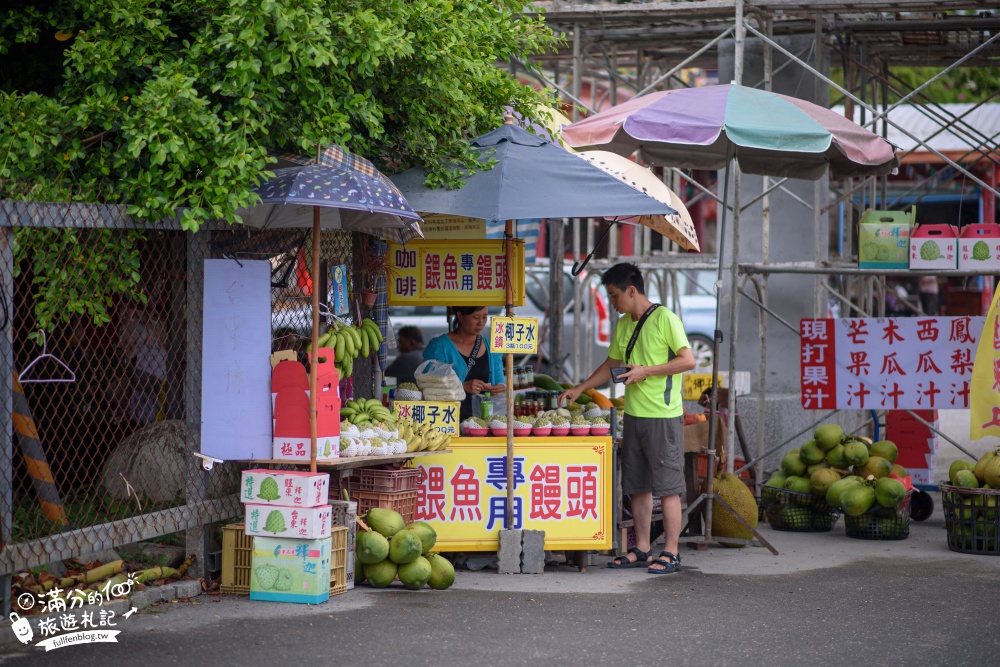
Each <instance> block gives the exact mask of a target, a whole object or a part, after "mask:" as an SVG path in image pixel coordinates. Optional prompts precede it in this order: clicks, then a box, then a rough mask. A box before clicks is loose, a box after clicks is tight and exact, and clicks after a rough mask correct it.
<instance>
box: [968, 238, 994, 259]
mask: <svg viewBox="0 0 1000 667" xmlns="http://www.w3.org/2000/svg"><path fill="white" fill-rule="evenodd" d="M989 258H990V247H989V246H988V245H986V241H976V242H975V243H974V244H973V246H972V259H978V260H979V261H983V260H985V259H989Z"/></svg>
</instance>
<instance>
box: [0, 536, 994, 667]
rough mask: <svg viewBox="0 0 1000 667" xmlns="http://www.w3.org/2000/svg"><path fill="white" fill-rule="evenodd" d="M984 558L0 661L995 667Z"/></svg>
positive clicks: (600, 584) (219, 633)
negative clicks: (945, 666) (983, 666)
mask: <svg viewBox="0 0 1000 667" xmlns="http://www.w3.org/2000/svg"><path fill="white" fill-rule="evenodd" d="M841 539H846V538H841ZM852 542H853V541H852ZM760 551H762V550H760ZM792 557H794V556H792ZM696 559H697V554H693V552H692V555H691V557H690V558H689V559H688V558H686V559H685V560H696ZM993 560H994V559H991V558H989V557H983V556H964V557H962V558H955V559H951V558H945V559H942V558H937V557H931V558H913V557H909V558H905V559H902V560H896V559H893V558H886V557H872V558H867V559H863V560H855V561H853V562H850V563H848V564H844V565H840V566H837V567H830V568H819V569H805V570H800V571H798V572H787V573H782V574H772V575H755V574H705V573H703V572H701V571H699V569H698V568H697V567H687V568H686V569H685V570H684V571H683V572H682V573H680V574H678V575H673V576H656V577H654V576H651V575H647V574H645V573H644V572H642V571H629V572H612V571H607V570H599V569H596V568H592V569H591V571H590V572H589V573H587V574H578V573H575V572H560V573H551V574H549V573H547V574H546V575H544V576H542V577H538V576H535V577H532V576H530V575H521V576H516V575H508V576H500V575H497V574H495V573H467V572H460V573H459V576H460V577H462V578H465V579H466V582H465V586H466V587H464V588H462V589H452V590H450V591H445V592H436V591H430V590H425V591H422V592H417V593H414V592H410V591H406V590H404V589H401V588H400V589H389V590H383V591H376V590H373V589H368V588H361V589H358V590H356V591H354V592H353V593H349V594H346V595H342V596H339V597H338V598H335V599H334V600H332V601H331V602H329V603H327V604H326V605H323V606H322V607H316V608H309V607H302V606H298V605H287V604H286V605H279V604H272V603H250V602H248V601H246V600H245V599H239V598H234V597H231V596H225V597H223V598H218V597H215V598H213V597H210V596H204V595H203V596H200V597H199V598H196V599H195V602H196V603H197V604H195V603H194V602H192V603H174V604H168V605H161V606H160V607H155V608H151V609H149V610H147V611H144V612H142V613H140V614H138V615H136V616H134V617H133V618H132V619H129V620H128V621H127V622H124V623H123V624H120V627H121V628H122V632H121V634H120V635H119V640H120V644H118V645H91V646H74V647H67V648H63V649H57V650H55V651H53V652H50V653H42V652H40V651H37V650H34V649H32V650H28V649H21V648H20V647H19V646H17V645H10V644H8V645H5V646H3V647H0V664H3V665H8V664H10V665H25V666H28V665H67V664H73V665H74V666H75V667H76V666H78V667H86V666H89V665H93V666H95V667H98V666H100V667H110V666H112V665H128V666H129V667H133V666H135V665H142V666H143V667H161V666H166V665H199V664H212V665H234V666H235V665H239V666H240V667H255V666H258V665H259V666H261V667H265V666H266V667H273V666H274V665H277V664H288V665H292V664H300V665H301V664H305V663H306V661H316V660H322V661H324V663H326V664H333V665H376V664H383V665H389V664H391V665H397V664H405V665H407V666H408V667H416V666H418V665H464V664H473V665H489V666H497V667H500V666H505V665H526V664H542V665H579V664H602V665H603V664H606V665H635V664H638V665H774V666H781V665H795V666H797V667H798V666H801V665H819V664H822V665H829V666H836V665H852V666H853V665H858V664H866V665H948V666H949V667H957V666H960V665H990V664H996V661H997V655H998V654H1000V635H998V634H997V621H996V619H997V618H1000V576H998V575H1000V571H998V569H997V567H996V566H994V564H993V562H992V561H993ZM560 587H564V588H565V589H566V592H558V591H559V589H560ZM503 588H509V589H511V590H502V589H503ZM587 588H590V589H592V590H591V591H589V592H588V591H586V590H580V589H587ZM533 589H534V590H533ZM5 650H6V652H5Z"/></svg>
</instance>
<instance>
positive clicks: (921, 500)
mask: <svg viewBox="0 0 1000 667" xmlns="http://www.w3.org/2000/svg"><path fill="white" fill-rule="evenodd" d="M931 514H934V498H932V497H931V494H929V493H927V492H926V491H921V490H920V489H914V490H913V496H911V497H910V517H911V518H912V519H913V520H914V521H924V520H926V519H928V518H930V516H931Z"/></svg>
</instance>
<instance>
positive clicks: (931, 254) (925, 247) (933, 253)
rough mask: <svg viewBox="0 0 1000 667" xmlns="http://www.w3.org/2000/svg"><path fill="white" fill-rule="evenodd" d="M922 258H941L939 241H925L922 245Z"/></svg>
mask: <svg viewBox="0 0 1000 667" xmlns="http://www.w3.org/2000/svg"><path fill="white" fill-rule="evenodd" d="M920 259H923V260H928V261H930V260H932V259H941V248H940V247H938V244H937V241H924V242H923V244H921V246H920Z"/></svg>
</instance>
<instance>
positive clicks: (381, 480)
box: [348, 468, 420, 493]
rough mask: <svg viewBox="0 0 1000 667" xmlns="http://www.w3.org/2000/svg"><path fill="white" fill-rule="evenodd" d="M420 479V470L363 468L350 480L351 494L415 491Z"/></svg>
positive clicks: (356, 471) (355, 472)
mask: <svg viewBox="0 0 1000 667" xmlns="http://www.w3.org/2000/svg"><path fill="white" fill-rule="evenodd" d="M419 479H420V470H419V469H418V468H361V469H359V470H355V471H354V475H353V476H351V477H349V478H348V485H349V488H350V490H351V492H352V493H353V492H355V491H377V492H379V493H396V492H398V491H413V490H414V489H416V488H417V482H418V481H419Z"/></svg>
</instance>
